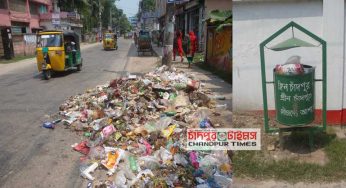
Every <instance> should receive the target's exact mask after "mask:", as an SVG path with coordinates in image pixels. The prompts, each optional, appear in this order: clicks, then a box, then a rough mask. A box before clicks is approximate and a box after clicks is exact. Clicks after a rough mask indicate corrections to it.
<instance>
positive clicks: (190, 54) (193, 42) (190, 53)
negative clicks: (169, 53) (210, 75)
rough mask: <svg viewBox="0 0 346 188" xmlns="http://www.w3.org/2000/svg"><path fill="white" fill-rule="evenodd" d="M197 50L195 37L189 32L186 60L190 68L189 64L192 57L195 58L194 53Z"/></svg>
mask: <svg viewBox="0 0 346 188" xmlns="http://www.w3.org/2000/svg"><path fill="white" fill-rule="evenodd" d="M196 50H197V37H196V35H195V33H194V32H193V31H190V32H189V37H188V42H187V51H188V52H187V53H186V58H187V61H188V63H189V67H191V63H192V61H193V57H194V56H195V52H196Z"/></svg>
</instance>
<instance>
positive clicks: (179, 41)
mask: <svg viewBox="0 0 346 188" xmlns="http://www.w3.org/2000/svg"><path fill="white" fill-rule="evenodd" d="M177 52H178V53H179V56H180V58H181V62H183V61H184V58H183V38H182V34H181V32H180V31H177V33H176V37H175V39H174V44H173V61H175V56H176V54H177Z"/></svg>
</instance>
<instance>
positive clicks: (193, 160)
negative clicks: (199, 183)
mask: <svg viewBox="0 0 346 188" xmlns="http://www.w3.org/2000/svg"><path fill="white" fill-rule="evenodd" d="M189 158H190V162H191V164H192V166H193V167H194V168H195V169H198V168H199V163H198V153H197V152H195V151H191V152H190V154H189Z"/></svg>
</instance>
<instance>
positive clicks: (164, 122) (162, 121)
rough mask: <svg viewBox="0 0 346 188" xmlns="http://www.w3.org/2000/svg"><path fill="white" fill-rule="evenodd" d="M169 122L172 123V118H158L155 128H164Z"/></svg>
mask: <svg viewBox="0 0 346 188" xmlns="http://www.w3.org/2000/svg"><path fill="white" fill-rule="evenodd" d="M171 123H172V118H170V117H163V118H160V120H159V121H158V122H156V128H157V130H163V129H166V128H167V127H168V125H169V124H171Z"/></svg>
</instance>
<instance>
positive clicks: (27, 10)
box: [0, 0, 51, 59]
mask: <svg viewBox="0 0 346 188" xmlns="http://www.w3.org/2000/svg"><path fill="white" fill-rule="evenodd" d="M50 5H51V2H50V0H0V31H1V37H0V38H1V39H0V56H1V57H5V58H7V59H8V58H11V57H13V56H14V55H17V54H18V55H26V54H27V53H30V54H31V53H32V52H31V51H32V50H29V51H30V52H27V51H26V50H27V48H28V46H31V47H30V48H32V46H33V45H34V44H33V42H32V41H34V40H35V37H34V36H33V35H32V33H36V32H37V31H39V30H41V29H42V28H41V27H40V24H39V23H40V16H39V15H40V14H42V13H46V12H48V11H49V9H50V8H51V7H50Z"/></svg>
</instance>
